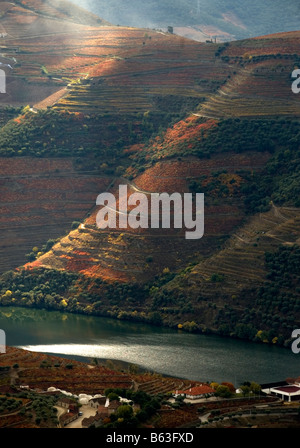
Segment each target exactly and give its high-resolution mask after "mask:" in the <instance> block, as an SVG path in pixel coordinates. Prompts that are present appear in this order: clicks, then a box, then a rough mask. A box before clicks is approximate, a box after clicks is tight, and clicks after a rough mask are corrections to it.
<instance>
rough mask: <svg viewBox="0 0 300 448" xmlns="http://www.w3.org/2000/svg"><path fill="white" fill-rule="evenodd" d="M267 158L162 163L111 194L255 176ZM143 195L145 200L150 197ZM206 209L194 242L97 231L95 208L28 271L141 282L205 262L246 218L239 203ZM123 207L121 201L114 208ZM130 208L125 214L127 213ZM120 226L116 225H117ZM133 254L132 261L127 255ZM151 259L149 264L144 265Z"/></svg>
mask: <svg viewBox="0 0 300 448" xmlns="http://www.w3.org/2000/svg"><path fill="white" fill-rule="evenodd" d="M267 158H268V155H264V156H263V157H262V156H261V154H258V153H257V154H255V153H254V154H243V155H237V154H229V155H226V156H224V155H222V156H218V157H216V158H214V159H211V160H209V161H199V160H193V159H191V160H187V159H186V160H185V161H183V162H178V161H167V162H161V163H158V164H157V165H155V166H154V167H153V168H150V169H149V170H147V171H145V173H143V174H142V175H140V176H138V177H137V178H136V179H135V181H134V183H131V182H128V181H126V180H125V179H120V180H118V181H116V182H115V184H114V186H113V187H112V189H111V192H113V193H114V194H115V197H117V198H118V196H119V191H118V188H119V184H120V185H124V182H127V183H128V196H129V195H131V194H132V193H135V192H136V191H142V192H147V191H148V192H149V195H150V193H151V192H152V193H157V192H169V193H173V192H174V188H176V191H178V192H181V193H184V192H188V191H189V187H188V184H189V182H190V180H191V179H193V178H195V179H197V178H198V177H199V176H201V175H203V174H210V173H212V172H214V171H217V170H221V171H222V170H224V169H226V170H228V171H229V172H232V173H234V172H235V171H236V170H237V169H241V168H246V169H248V170H250V171H251V170H252V171H253V170H255V171H259V170H260V169H261V168H262V166H263V164H264V163H265V161H266V160H267ZM149 195H148V198H149V201H150V196H149ZM206 204H207V207H206V210H205V237H203V238H202V239H199V240H194V241H193V242H191V241H187V240H186V239H185V235H184V232H185V230H186V229H184V228H183V229H171V231H170V230H169V229H162V228H160V229H150V228H149V229H142V228H139V229H138V230H135V229H131V228H130V227H128V226H127V228H125V229H124V228H120V227H117V228H116V229H115V230H111V229H109V230H100V229H99V228H98V227H97V225H96V218H97V213H98V211H99V209H100V208H99V207H96V208H95V209H94V210H93V211H92V212H91V214H90V216H89V217H87V218H86V220H85V221H84V223H83V224H82V225H80V226H79V227H78V228H77V229H76V230H74V231H72V232H71V233H69V234H68V235H67V236H65V237H64V238H62V239H61V240H60V241H59V242H58V243H57V244H56V245H55V246H54V247H53V248H52V250H51V251H50V252H49V253H47V254H45V255H43V256H41V257H40V258H39V259H38V260H37V261H36V262H33V263H31V264H29V265H28V268H32V267H41V266H42V267H47V268H52V269H66V270H70V271H75V272H81V273H84V274H86V275H87V276H90V277H102V278H105V279H110V280H112V279H113V280H119V281H145V279H146V278H148V279H150V278H153V276H154V275H155V274H159V273H160V272H162V270H163V269H164V268H169V269H171V270H173V269H176V270H177V269H181V268H183V267H184V266H185V265H186V264H187V263H188V262H189V261H191V260H192V258H193V257H195V256H198V257H201V258H203V257H207V256H209V255H211V254H212V253H214V251H215V250H216V249H217V248H218V246H219V245H220V244H221V242H222V241H223V240H224V239H226V238H227V236H228V235H229V234H230V233H231V232H232V231H233V229H235V228H236V227H238V226H239V225H241V224H242V222H243V220H244V219H245V210H243V207H244V206H243V201H242V200H241V199H240V198H233V197H227V198H224V199H222V201H219V204H218V205H216V204H214V203H213V201H212V200H211V198H209V196H208V198H207V202H206ZM117 207H118V209H119V210H121V211H122V210H123V209H124V208H123V207H124V198H122V201H119V202H118V203H117ZM129 212H130V208H129V209H128V213H129ZM117 224H119V221H117ZM132 254H134V256H133V255H132ZM150 258H151V262H149V261H148V260H149V259H150Z"/></svg>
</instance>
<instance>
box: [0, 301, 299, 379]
mask: <svg viewBox="0 0 300 448" xmlns="http://www.w3.org/2000/svg"><path fill="white" fill-rule="evenodd" d="M0 329H3V330H4V331H5V333H6V344H7V345H10V346H16V347H21V348H25V349H27V350H32V351H38V352H45V353H51V354H59V355H67V356H68V357H69V356H76V357H77V356H79V357H88V358H95V357H96V358H101V359H103V358H104V359H114V360H122V361H125V362H129V363H134V364H138V365H140V366H141V367H143V368H144V369H147V370H151V371H153V370H154V371H157V372H160V373H162V374H166V375H171V376H176V377H181V378H188V379H191V380H197V381H217V382H218V381H231V382H233V383H234V384H235V385H240V384H241V383H242V382H244V381H257V382H259V383H266V382H271V381H280V380H284V379H285V378H287V377H295V376H297V377H298V376H299V375H300V354H299V355H295V354H293V353H292V351H291V350H290V349H284V348H280V347H275V346H269V345H264V344H261V345H260V344H254V343H250V342H249V343H248V342H245V341H240V340H232V339H229V338H221V337H217V336H206V335H196V334H189V333H184V332H181V331H176V330H171V329H166V328H159V327H152V326H150V325H144V324H139V323H132V322H124V321H118V320H114V319H107V318H101V317H91V316H82V315H72V314H65V313H60V312H56V311H46V310H33V309H25V308H12V307H1V308H0ZM0 356H1V355H0Z"/></svg>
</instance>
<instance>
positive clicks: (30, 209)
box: [0, 1, 300, 344]
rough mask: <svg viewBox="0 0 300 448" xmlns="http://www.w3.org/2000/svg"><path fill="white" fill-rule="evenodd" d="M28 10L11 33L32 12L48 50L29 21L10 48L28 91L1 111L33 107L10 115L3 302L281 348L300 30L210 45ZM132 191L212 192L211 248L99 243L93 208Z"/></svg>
mask: <svg viewBox="0 0 300 448" xmlns="http://www.w3.org/2000/svg"><path fill="white" fill-rule="evenodd" d="M30 5H31V6H30V8H31V9H28V8H29V3H27V8H24V7H21V6H18V7H16V6H14V8H17V9H16V10H14V14H17V15H16V16H15V18H16V17H19V18H21V17H24V16H26V14H27V13H29V14H30V15H32V14H33V15H34V14H37V15H38V17H39V19H40V18H41V17H42V19H43V20H47V23H48V24H49V28H48V29H49V30H50V31H49V34H45V33H41V32H40V31H38V32H37V34H36V35H35V34H34V33H33V28H30V27H27V26H26V25H24V23H23V22H22V21H21V22H20V25H19V27H18V32H19V34H18V35H17V33H15V35H13V36H11V37H8V38H6V37H4V38H3V39H4V40H3V49H2V50H3V55H4V56H3V57H6V58H11V60H12V61H13V62H14V64H13V67H12V68H11V69H10V70H12V74H11V78H9V79H8V81H9V82H8V87H9V86H10V83H11V86H18V88H19V90H14V89H12V90H8V94H7V96H6V95H3V100H2V101H3V104H15V103H17V102H21V101H25V100H30V101H28V103H27V104H28V106H27V107H22V108H21V111H20V109H14V108H3V109H2V111H1V125H2V127H1V132H0V156H1V157H2V159H1V160H0V163H1V171H0V182H1V190H2V196H1V201H0V207H1V219H0V228H1V229H3V232H2V239H1V241H0V253H1V265H0V269H2V272H4V271H5V270H7V269H8V268H17V269H15V270H14V271H9V272H6V273H4V274H3V275H2V276H1V279H0V302H1V304H4V305H5V304H18V305H22V306H37V307H46V308H48V309H53V308H54V309H64V310H66V311H70V312H72V311H75V312H84V313H94V314H99V315H109V316H114V317H118V318H126V319H136V320H142V321H146V322H151V323H154V324H162V323H163V324H166V325H171V326H175V327H176V326H178V325H179V326H180V327H181V326H183V328H185V329H187V330H198V331H207V330H206V329H209V330H210V331H216V332H220V333H222V334H226V335H234V336H238V337H246V338H248V339H251V340H256V339H262V340H268V341H269V342H270V341H271V342H272V341H273V342H274V341H275V343H277V342H278V343H280V344H284V343H286V341H287V340H288V338H289V336H290V334H291V329H292V327H293V325H298V321H299V310H300V305H299V304H300V302H299V274H298V273H299V207H300V202H299V178H300V154H299V145H300V123H299V108H298V96H297V95H295V94H294V93H293V92H292V89H291V83H292V80H291V73H292V71H293V69H294V68H295V67H297V66H298V64H299V60H300V55H299V48H300V45H299V44H300V32H296V31H295V32H291V33H283V34H280V35H272V36H264V37H262V38H257V39H249V40H243V41H238V42H232V43H230V44H224V45H220V44H213V43H198V42H194V41H191V40H188V39H185V38H182V37H179V36H175V35H172V34H171V33H163V32H157V31H154V30H151V31H150V30H145V29H132V28H127V27H118V26H111V25H105V26H101V25H103V23H102V22H101V23H100V24H98V23H97V24H96V23H94V22H91V23H92V25H90V24H89V25H86V22H84V24H80V23H77V22H76V20H77V19H76V17H74V18H72V17H71V18H70V17H59V19H58V18H57V17H56V13H57V14H61V13H62V11H61V9H59V8H58V9H57V8H56V9H55V11H56V12H53V10H51V11H52V12H51V11H50V12H49V10H48V12H47V13H46V12H45V10H44V9H43V8H42V6H43V7H46V6H47V7H50V6H51V8H53V5H55V4H54V3H53V2H51V1H49V2H36V6H35V8H36V11H40V12H36V11H35V12H34V13H33V12H32V11H33V9H32V8H33V6H32V5H33V2H32V3H30ZM38 8H42V9H38ZM9 11H10V9H8V12H9ZM16 11H17V12H16ZM28 11H29V12H28ZM8 12H7V14H8ZM7 14H4V15H3V17H2V19H1V21H2V24H3V25H5V23H7V24H9V23H10V21H9V20H10V19H9V17H10V16H9V15H7ZM18 14H19V15H18ZM64 14H66V15H67V13H66V11H65V12H64ZM39 19H38V20H39ZM91 20H92V19H91ZM11 23H12V22H11ZM14 23H15V19H14ZM61 24H63V25H64V26H63V28H61ZM55 30H58V32H56V31H55ZM11 32H13V30H12V29H11ZM20 36H22V37H20ZM13 58H15V60H14V59H13ZM6 60H7V59H6ZM9 60H10V59H9ZM25 85H26V86H27V87H28V88H26V89H25V90H24V93H23V95H24V96H23V97H22V96H20V92H21V91H22V92H23V90H22V88H23V87H24V86H25ZM22 86H23V87H22ZM50 91H52V92H50ZM33 92H34V93H33ZM50 93H51V95H49V94H50ZM22 106H26V103H25V104H22ZM125 184H126V185H127V186H128V194H127V196H128V195H129V194H131V193H134V192H143V193H145V194H146V196H147V198H149V197H150V194H151V193H160V192H168V193H173V192H179V193H187V192H189V193H193V194H195V193H204V194H205V231H204V236H203V238H201V239H198V240H194V241H189V240H186V239H185V237H184V230H185V229H163V230H162V229H141V228H138V229H132V228H131V227H130V226H128V227H127V228H126V227H125V228H123V227H122V228H121V227H120V226H119V227H117V228H116V229H113V230H110V231H107V230H100V229H99V228H98V227H97V226H96V216H97V212H98V211H99V209H98V208H97V207H96V206H95V204H96V198H97V196H98V194H99V193H101V192H104V191H109V192H110V193H113V194H115V195H117V194H118V187H119V185H125ZM125 199H126V198H122V200H121V201H119V204H121V205H122V204H123V201H125ZM121 212H122V210H121ZM73 221H75V222H74V223H73V225H72V222H73ZM71 225H72V229H70V226H71ZM68 229H69V230H70V231H68ZM49 237H50V238H51V241H50V242H49V241H47V239H48V238H49ZM58 237H61V238H58ZM30 251H31V252H30ZM26 252H29V259H28V260H26V259H25V255H26ZM26 261H28V263H26ZM24 264H25V266H24V267H21V266H20V265H24ZM286 266H288V267H289V269H287V268H286ZM288 311H292V312H293V316H292V318H289V317H288V316H286V313H287V312H288ZM274 312H276V313H275V314H276V316H277V317H276V319H277V321H276V322H275V320H274V319H275V318H274V319H273V317H272V313H273V314H274ZM240 325H241V326H240ZM260 331H261V332H262V333H260ZM263 332H264V333H263ZM262 334H263V336H262ZM274 338H275V339H274ZM276 338H277V339H276Z"/></svg>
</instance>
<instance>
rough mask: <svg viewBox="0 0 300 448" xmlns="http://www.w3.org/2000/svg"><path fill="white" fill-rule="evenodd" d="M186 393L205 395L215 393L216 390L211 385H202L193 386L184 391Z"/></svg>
mask: <svg viewBox="0 0 300 448" xmlns="http://www.w3.org/2000/svg"><path fill="white" fill-rule="evenodd" d="M184 393H185V394H186V395H193V396H197V395H204V394H214V393H215V391H214V389H212V388H211V387H210V386H207V385H204V386H203V385H202V386H196V387H192V388H191V389H187V390H185V391H184Z"/></svg>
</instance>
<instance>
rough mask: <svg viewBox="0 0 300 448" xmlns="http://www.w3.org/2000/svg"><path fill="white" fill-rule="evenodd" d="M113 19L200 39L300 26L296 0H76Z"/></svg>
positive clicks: (223, 38)
mask: <svg viewBox="0 0 300 448" xmlns="http://www.w3.org/2000/svg"><path fill="white" fill-rule="evenodd" d="M73 3H75V4H76V5H79V6H82V7H84V8H86V9H88V10H89V11H92V12H93V13H95V14H97V15H99V16H100V17H102V18H104V19H105V20H107V21H109V22H110V23H114V24H119V25H126V26H134V27H143V28H144V27H147V28H156V29H157V28H161V29H164V30H166V29H167V27H168V26H173V27H174V29H175V32H176V34H179V35H183V36H186V37H190V38H193V39H196V40H200V41H205V40H206V39H211V38H217V39H218V40H220V41H228V40H237V39H244V38H249V37H255V36H259V35H264V34H273V33H279V32H281V31H294V30H297V29H298V28H299V19H300V6H299V4H298V3H297V2H295V1H294V0H286V1H284V2H283V1H282V0H267V1H261V0H253V1H251V2H249V1H247V0H242V1H235V0H225V1H224V0H174V1H172V2H170V1H169V0H149V1H147V2H140V1H139V0H110V1H109V2H107V1H106V0H98V1H97V2H95V1H93V0H73Z"/></svg>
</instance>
